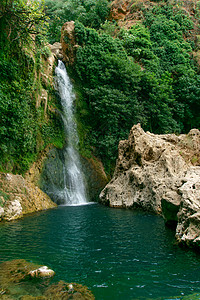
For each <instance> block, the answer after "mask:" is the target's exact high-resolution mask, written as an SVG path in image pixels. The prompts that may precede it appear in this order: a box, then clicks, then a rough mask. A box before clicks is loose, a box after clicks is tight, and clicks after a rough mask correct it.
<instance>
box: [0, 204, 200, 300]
mask: <svg viewBox="0 0 200 300" xmlns="http://www.w3.org/2000/svg"><path fill="white" fill-rule="evenodd" d="M16 258H24V259H26V260H28V261H32V262H34V263H39V264H43V265H47V266H49V267H50V268H52V269H53V270H54V271H55V272H56V278H55V279H56V280H61V279H62V280H65V281H67V282H78V283H81V284H83V285H87V286H88V287H89V288H90V289H91V290H92V292H93V293H94V295H95V297H96V299H97V300H100V299H102V300H104V299H115V300H121V299H122V300H123V299H126V300H129V299H157V298H159V299H171V298H172V297H174V296H180V297H177V299H181V295H182V296H183V295H189V294H193V293H200V255H198V254H197V253H194V252H192V251H188V250H185V249H181V248H179V247H178V246H177V245H175V240H174V232H172V231H171V230H169V229H167V228H166V227H165V226H164V221H163V219H162V218H161V217H158V216H154V215H151V214H148V213H143V212H135V211H131V210H122V209H111V208H108V207H104V206H101V205H99V204H91V205H83V206H60V207H59V208H58V209H54V210H49V211H45V212H41V213H37V214H34V215H31V216H27V217H25V218H24V219H22V220H18V221H14V222H11V223H4V224H0V261H1V262H3V261H6V260H11V259H16ZM199 299H200V297H199Z"/></svg>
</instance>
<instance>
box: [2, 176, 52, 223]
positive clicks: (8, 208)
mask: <svg viewBox="0 0 200 300" xmlns="http://www.w3.org/2000/svg"><path fill="white" fill-rule="evenodd" d="M55 207H57V205H56V204H55V203H54V202H53V201H52V200H51V199H50V198H49V197H48V196H47V195H46V194H45V193H44V192H43V191H42V190H40V189H39V188H38V187H37V186H36V185H35V184H34V183H32V182H29V181H28V180H25V179H24V178H23V177H22V175H13V174H8V173H7V174H4V173H0V221H3V220H5V221H12V220H15V219H19V218H22V217H23V216H24V215H26V214H30V213H33V212H36V211H40V210H46V209H50V208H55Z"/></svg>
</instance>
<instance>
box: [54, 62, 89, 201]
mask: <svg viewBox="0 0 200 300" xmlns="http://www.w3.org/2000/svg"><path fill="white" fill-rule="evenodd" d="M55 73H56V78H55V81H56V89H57V91H58V93H59V95H60V99H61V105H62V112H61V116H62V119H63V123H64V129H65V134H66V139H67V145H66V147H65V148H64V149H63V166H62V168H63V170H62V172H63V184H64V186H63V187H62V189H59V190H58V189H54V193H55V194H56V195H57V197H58V198H59V199H61V203H63V204H67V205H79V204H84V203H87V197H86V191H85V185H84V177H83V173H82V170H81V163H80V157H79V153H78V151H77V147H78V142H79V140H78V134H77V128H76V122H75V120H74V109H73V102H74V99H75V95H74V93H73V87H72V84H71V82H70V79H69V76H68V74H67V71H66V69H65V65H64V64H63V62H61V61H58V66H57V67H56V69H55Z"/></svg>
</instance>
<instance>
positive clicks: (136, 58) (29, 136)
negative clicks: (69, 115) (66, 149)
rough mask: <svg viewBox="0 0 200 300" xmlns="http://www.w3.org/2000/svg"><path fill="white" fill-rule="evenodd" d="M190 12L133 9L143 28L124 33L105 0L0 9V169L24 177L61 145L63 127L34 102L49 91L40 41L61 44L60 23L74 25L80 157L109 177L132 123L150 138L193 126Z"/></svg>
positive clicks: (193, 25)
mask: <svg viewBox="0 0 200 300" xmlns="http://www.w3.org/2000/svg"><path fill="white" fill-rule="evenodd" d="M195 7H196V8H195V10H193V16H192V17H191V16H190V15H189V13H188V12H187V10H186V9H183V8H181V4H180V3H179V5H173V3H171V4H170V3H168V1H166V2H160V1H157V4H156V3H155V4H154V5H152V6H149V7H148V6H145V7H144V6H143V5H142V3H139V2H138V5H137V7H136V5H134V7H131V10H132V12H133V13H134V12H136V11H137V9H140V15H142V16H143V18H142V21H141V22H139V23H137V24H135V25H133V26H132V27H131V28H130V29H129V30H127V29H125V28H119V26H118V25H117V23H116V22H113V21H108V20H107V21H106V18H108V16H109V12H110V1H108V0H86V1H85V0H84V1H83V0H55V1H52V0H45V7H44V6H43V4H42V3H41V2H39V1H37V0H35V1H31V2H30V3H29V2H28V1H26V0H9V1H7V0H3V1H1V3H0V125H1V126H0V139H1V144H0V151H1V154H2V155H1V157H2V158H1V167H2V166H4V167H5V168H7V169H10V168H11V169H12V168H13V170H15V171H18V170H25V169H27V168H28V166H29V163H30V162H31V161H33V160H34V159H35V157H36V156H37V153H38V152H39V151H40V150H41V149H43V148H44V147H45V145H47V144H48V143H53V144H55V145H57V146H59V147H61V146H62V144H63V137H62V126H61V123H59V121H58V118H56V116H55V113H52V112H51V111H48V112H47V115H45V113H44V107H43V106H42V105H39V106H38V107H37V105H36V98H37V97H38V94H40V93H41V90H42V88H45V89H48V90H49V92H50V93H51V92H52V93H53V91H52V88H51V87H50V85H47V86H45V87H44V83H43V82H42V81H41V79H40V72H42V68H43V64H44V60H45V58H46V57H48V55H49V53H48V52H49V50H48V48H47V47H45V38H46V37H47V38H48V40H49V41H50V42H51V43H53V42H55V41H59V40H60V31H61V27H62V25H63V23H65V22H66V21H71V20H74V21H75V35H76V42H77V44H78V45H79V47H78V48H77V52H76V60H75V64H74V66H73V68H71V69H70V70H69V71H70V72H71V74H73V76H74V79H75V83H76V90H77V95H78V97H77V102H76V104H77V117H78V128H79V132H80V147H81V151H82V153H83V154H84V155H85V154H87V153H90V152H91V151H93V152H95V154H96V155H97V156H99V157H100V158H101V159H102V161H103V162H104V165H105V166H106V167H107V170H108V172H110V170H111V169H112V166H113V163H114V161H115V159H116V156H117V145H118V142H119V140H120V139H124V138H127V135H128V132H129V130H130V128H131V127H132V125H133V124H135V123H137V122H140V123H141V125H142V127H143V128H144V129H145V130H150V131H152V132H155V133H168V132H175V133H180V132H187V131H189V130H190V129H191V128H193V127H196V128H199V127H200V116H199V111H200V85H199V83H200V74H199V65H198V63H197V62H196V60H195V58H194V56H193V53H195V52H196V53H197V51H199V44H200V43H199V37H198V34H199V29H198V26H199V24H198V18H199V15H200V14H199V7H198V5H196V6H195ZM44 8H45V10H44ZM44 12H45V13H44ZM45 14H46V15H45ZM47 23H48V24H47ZM47 25H48V26H49V27H48V30H47ZM33 34H34V42H33ZM50 105H51V103H50ZM53 105H54V106H55V105H58V104H55V101H54V104H53ZM36 107H37V108H36Z"/></svg>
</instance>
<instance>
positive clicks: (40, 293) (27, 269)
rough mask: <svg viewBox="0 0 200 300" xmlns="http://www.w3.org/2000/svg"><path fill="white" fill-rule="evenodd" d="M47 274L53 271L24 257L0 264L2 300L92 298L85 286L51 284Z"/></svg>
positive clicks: (89, 299) (64, 283)
mask: <svg viewBox="0 0 200 300" xmlns="http://www.w3.org/2000/svg"><path fill="white" fill-rule="evenodd" d="M41 274H43V275H44V276H43V275H41ZM47 274H49V275H50V274H51V275H53V274H55V272H54V271H53V270H50V269H48V267H46V266H42V267H41V266H40V267H39V266H37V265H35V264H33V263H30V262H27V261H26V260H24V259H17V260H12V261H7V262H4V263H2V264H0V298H1V299H4V300H14V299H21V300H22V299H23V300H33V299H34V300H50V299H51V300H57V299H63V300H65V299H79V300H81V299H83V300H93V299H94V296H93V294H92V293H91V291H89V290H88V288H87V287H86V286H82V285H80V284H77V283H66V282H64V281H59V282H58V283H54V284H51V278H47V276H46V275H47ZM30 275H31V276H30ZM32 275H33V277H32ZM35 276H36V277H35ZM33 278H34V279H33Z"/></svg>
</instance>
